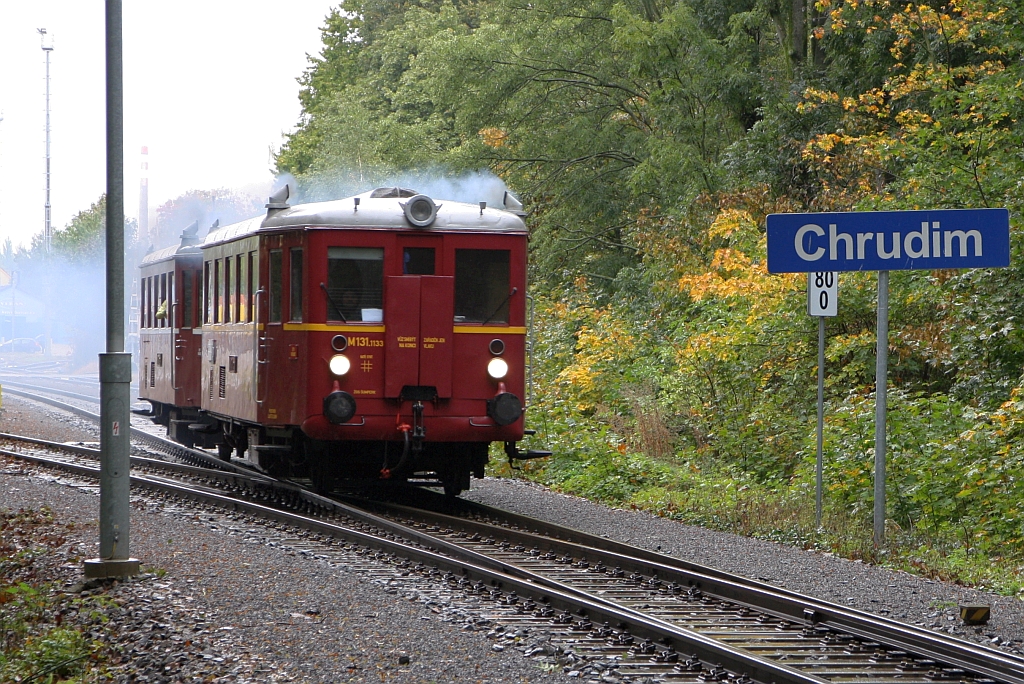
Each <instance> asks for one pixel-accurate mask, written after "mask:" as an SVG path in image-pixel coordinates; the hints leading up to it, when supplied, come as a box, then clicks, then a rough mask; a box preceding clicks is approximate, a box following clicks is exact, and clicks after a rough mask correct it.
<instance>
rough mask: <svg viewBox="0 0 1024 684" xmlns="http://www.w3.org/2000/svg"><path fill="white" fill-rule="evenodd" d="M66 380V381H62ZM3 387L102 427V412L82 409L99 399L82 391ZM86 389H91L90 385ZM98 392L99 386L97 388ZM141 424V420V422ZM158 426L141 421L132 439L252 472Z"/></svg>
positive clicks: (200, 462)
mask: <svg viewBox="0 0 1024 684" xmlns="http://www.w3.org/2000/svg"><path fill="white" fill-rule="evenodd" d="M61 380H63V379H61ZM0 386H2V387H3V391H4V392H5V393H6V394H10V395H13V396H16V397H21V398H24V399H29V400H31V401H36V402H39V403H42V404H46V405H47V406H52V407H53V408H57V409H60V410H61V411H65V412H67V413H70V414H72V415H75V416H78V417H79V418H84V419H85V420H88V421H90V422H92V423H95V424H97V425H98V424H99V421H100V415H99V413H97V412H95V411H92V410H89V409H87V408H83V407H82V406H81V404H83V403H84V404H89V405H91V406H95V407H96V409H97V410H98V409H99V403H100V400H99V397H98V396H95V395H93V394H83V393H81V392H75V391H69V390H65V389H60V388H54V387H46V386H41V385H35V384H30V383H25V382H20V381H16V380H10V379H8V378H5V377H3V376H0ZM86 389H89V387H88V386H87V387H86ZM95 389H96V390H97V391H98V389H99V388H98V387H96V388H95ZM50 395H56V396H59V397H63V398H68V399H71V400H73V401H76V402H78V403H77V404H70V403H68V402H66V401H62V400H59V399H55V398H54V397H53V396H50ZM139 422H141V421H139ZM160 429H162V428H159V426H153V425H152V424H151V423H150V422H149V421H148V420H145V421H144V422H142V424H141V425H139V424H133V425H132V426H131V438H132V440H133V441H134V442H136V443H141V444H144V445H145V446H146V449H147V450H148V451H151V452H155V453H158V454H163V455H165V456H168V457H171V458H174V459H177V460H179V461H183V462H185V463H189V464H192V465H195V466H202V467H207V468H214V469H218V470H227V471H231V472H236V473H240V474H246V473H253V472H254V471H252V470H251V469H249V468H246V467H244V466H239V465H237V464H234V463H231V462H228V461H223V460H221V459H219V458H217V457H216V456H214V455H213V454H211V453H208V452H206V451H203V450H202V449H193V448H189V447H186V446H183V445H181V444H178V443H177V442H174V441H172V440H170V439H168V438H166V437H164V436H163V435H160V434H158V430H160Z"/></svg>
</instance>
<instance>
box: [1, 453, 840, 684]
mask: <svg viewBox="0 0 1024 684" xmlns="http://www.w3.org/2000/svg"><path fill="white" fill-rule="evenodd" d="M0 453H3V454H6V455H8V456H11V457H14V458H19V459H22V460H26V461H29V462H32V463H36V464H39V465H42V466H46V467H55V468H59V469H62V470H66V471H68V472H72V473H74V474H76V475H78V476H81V477H88V478H94V479H95V478H98V477H99V468H98V467H92V466H86V465H79V464H73V463H68V462H66V461H60V460H56V459H52V458H48V457H45V456H40V455H37V454H25V453H18V452H10V451H6V450H2V449H0ZM131 483H132V484H133V485H135V486H138V487H144V488H146V489H149V490H151V491H155V492H159V493H162V494H165V495H171V496H175V497H179V498H184V499H189V500H192V501H196V502H198V503H203V504H213V505H216V506H218V507H220V508H225V509H228V510H231V511H234V512H237V513H242V514H246V515H252V516H256V517H259V518H262V519H267V520H272V521H274V522H278V523H284V524H289V525H293V526H295V527H299V528H302V529H305V530H309V531H311V532H314V533H318V534H322V535H326V536H330V537H334V538H340V539H344V540H345V541H347V542H349V543H353V544H359V545H362V546H366V547H369V548H374V549H377V550H378V551H382V552H385V553H389V554H392V555H395V556H400V557H404V558H407V559H410V560H413V561H416V562H418V563H423V564H424V565H426V564H429V565H432V566H434V567H435V568H438V569H439V570H445V571H447V572H450V573H453V574H458V575H460V576H461V577H463V578H465V579H467V580H476V581H478V582H486V583H488V584H490V585H491V586H492V587H496V588H498V589H501V590H504V591H509V590H511V592H514V593H515V594H516V595H517V596H524V597H534V598H535V599H536V600H537V601H539V602H541V603H543V604H545V605H547V606H550V607H552V608H557V609H561V610H563V611H565V612H566V613H575V614H577V615H579V616H585V617H586V618H587V619H596V620H600V621H603V622H606V623H609V624H616V625H618V626H619V628H620V629H621V630H622V631H623V632H628V633H629V634H630V635H633V636H637V637H641V638H646V639H651V640H656V641H659V642H660V643H662V644H664V645H665V646H667V647H670V648H677V649H682V650H685V651H687V652H691V653H693V654H694V655H695V656H696V657H697V658H699V659H700V660H702V661H705V662H706V663H707V664H711V665H712V666H713V667H714V666H718V667H724V668H726V669H728V670H730V671H732V672H734V673H736V674H740V675H746V676H748V677H750V678H751V679H753V680H755V681H757V682H764V683H765V684H768V683H770V682H774V683H775V684H826V683H827V681H828V680H825V679H822V678H820V677H816V676H813V675H809V674H806V673H803V672H800V671H799V670H796V669H795V668H791V667H788V666H786V665H781V664H779V663H777V662H773V661H771V660H768V659H765V658H761V657H759V656H756V655H752V654H750V653H749V652H747V651H744V650H743V649H738V648H733V647H730V646H728V645H727V644H723V643H721V642H719V641H716V640H714V639H711V638H709V637H706V636H703V635H701V634H698V633H696V632H692V631H690V630H687V629H684V628H681V627H679V626H677V625H673V624H671V623H668V622H666V621H664V620H660V619H657V618H651V617H649V616H645V615H643V614H642V613H639V612H637V611H634V610H631V609H628V608H622V607H617V606H615V605H613V604H611V603H610V602H607V601H604V600H599V599H595V598H594V597H588V596H586V595H585V594H582V593H581V592H579V591H578V590H573V589H572V588H570V587H567V586H564V585H561V586H560V585H559V583H553V582H552V581H551V580H547V579H545V578H541V577H539V576H535V575H533V573H530V572H529V571H524V570H522V569H521V568H517V567H516V566H513V565H509V564H506V563H501V562H500V561H495V560H494V559H492V558H488V557H486V556H484V555H482V554H477V553H475V552H470V553H467V550H466V549H464V548H462V547H460V546H458V545H456V544H452V543H448V542H444V541H443V540H438V539H437V538H435V537H432V536H430V535H428V534H425V533H420V532H418V531H416V530H412V529H409V528H404V529H403V530H402V532H403V536H406V540H400V539H396V540H392V539H388V538H386V537H384V536H378V535H373V534H370V533H367V532H362V531H360V530H356V529H353V528H350V527H345V526H342V525H338V524H335V523H331V522H327V521H324V520H321V519H317V518H313V517H310V516H306V515H301V514H298V513H292V512H289V511H285V510H281V509H279V508H273V507H270V506H265V505H263V504H259V503H254V502H251V501H245V500H242V499H239V498H235V497H231V496H225V495H224V494H221V493H219V492H214V491H209V490H207V489H205V488H202V489H197V488H195V487H190V486H186V485H183V484H181V483H176V482H173V481H170V480H167V479H164V478H153V477H149V476H140V475H132V476H131ZM313 496H314V497H315V498H316V499H322V497H317V496H316V495H313ZM324 503H325V504H326V506H325V507H330V508H334V506H330V504H331V503H332V502H331V501H330V500H329V499H325V500H324ZM341 508H342V509H343V510H344V509H345V508H347V507H344V506H342V507H341ZM364 515H365V513H364ZM371 519H376V516H371ZM381 522H385V523H387V521H385V520H381ZM388 527H392V528H394V527H396V526H395V525H394V523H391V524H389V525H388ZM398 527H400V526H398ZM410 541H413V542H415V544H410V543H409V542H410ZM438 547H440V548H443V549H444V551H446V552H450V553H453V554H458V556H456V557H452V556H449V555H445V554H442V553H439V552H438V551H437V548H438ZM469 558H475V559H477V560H479V561H481V564H478V563H474V562H472V560H469ZM541 581H543V584H542V583H541ZM709 669H710V668H709Z"/></svg>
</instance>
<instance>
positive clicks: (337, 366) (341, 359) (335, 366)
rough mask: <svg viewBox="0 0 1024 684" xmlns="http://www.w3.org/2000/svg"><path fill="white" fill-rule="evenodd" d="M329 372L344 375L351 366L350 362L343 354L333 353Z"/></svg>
mask: <svg viewBox="0 0 1024 684" xmlns="http://www.w3.org/2000/svg"><path fill="white" fill-rule="evenodd" d="M330 366H331V372H332V373H334V374H335V375H344V374H345V373H348V371H349V369H350V368H352V362H351V361H349V360H348V357H347V356H345V355H344V354H335V355H334V356H332V357H331V364H330Z"/></svg>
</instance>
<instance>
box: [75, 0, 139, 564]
mask: <svg viewBox="0 0 1024 684" xmlns="http://www.w3.org/2000/svg"><path fill="white" fill-rule="evenodd" d="M106 29H107V231H106V237H107V245H106V248H107V249H106V256H107V353H105V354H100V557H99V558H95V559H92V560H87V561H85V576H86V577H91V578H102V577H125V576H128V575H135V574H138V572H139V561H138V560H137V559H134V558H129V555H128V552H129V544H128V542H129V536H128V532H129V522H130V512H131V509H130V507H129V495H130V491H129V490H130V483H131V480H130V471H131V459H130V454H129V446H130V445H129V441H128V438H129V433H130V432H131V431H130V430H128V429H127V428H128V425H129V424H130V423H129V411H128V408H129V402H130V398H131V381H132V356H131V354H127V353H125V351H124V144H123V143H124V118H123V114H124V110H123V106H122V105H123V101H124V98H123V92H122V90H121V84H122V79H121V73H122V69H121V0H107V4H106ZM122 425H123V426H125V429H124V430H122V429H120V428H121V426H122Z"/></svg>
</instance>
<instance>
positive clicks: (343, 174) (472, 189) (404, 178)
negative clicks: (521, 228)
mask: <svg viewBox="0 0 1024 684" xmlns="http://www.w3.org/2000/svg"><path fill="white" fill-rule="evenodd" d="M286 182H287V183H290V184H292V188H293V189H295V191H294V192H293V194H292V198H291V199H290V200H289V203H290V204H298V203H301V202H323V201H327V200H333V199H341V198H343V197H351V196H352V195H358V194H360V193H363V192H367V191H368V190H373V189H374V188H393V187H400V188H408V189H410V190H415V191H416V192H421V193H423V194H425V195H429V196H430V197H431V198H433V199H434V200H439V201H442V200H449V201H453V202H469V203H471V204H476V203H477V202H487V204H488V206H492V207H501V206H502V203H503V202H504V198H505V191H506V190H507V189H508V188H507V186H506V185H505V181H503V180H502V179H501V178H499V177H498V176H496V175H495V174H494V173H492V172H491V171H488V170H482V171H470V172H465V173H461V174H458V175H454V174H448V173H444V172H443V171H433V170H431V171H407V172H401V173H374V172H372V171H370V172H368V171H367V170H366V169H365V168H364V169H360V170H345V169H343V170H334V171H331V172H326V173H313V174H308V175H303V176H302V177H301V178H296V177H295V176H292V175H291V174H281V175H280V176H278V178H277V181H276V182H275V183H274V187H275V188H279V187H281V186H282V185H284V184H285V183H286Z"/></svg>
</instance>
